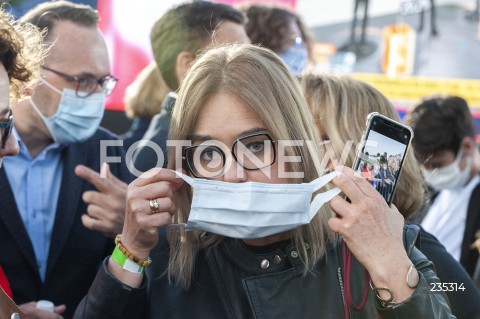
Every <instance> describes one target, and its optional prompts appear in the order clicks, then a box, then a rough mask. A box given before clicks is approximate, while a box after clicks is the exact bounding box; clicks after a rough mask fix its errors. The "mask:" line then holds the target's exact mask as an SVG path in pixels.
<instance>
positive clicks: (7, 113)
mask: <svg viewBox="0 0 480 319" xmlns="http://www.w3.org/2000/svg"><path fill="white" fill-rule="evenodd" d="M46 53H47V50H46V48H45V47H44V46H43V44H42V34H41V33H40V32H39V31H38V30H37V28H35V27H34V26H32V25H30V24H26V23H19V22H18V21H15V20H14V19H13V17H12V16H11V15H10V14H9V13H7V12H5V10H4V8H3V7H0V167H1V166H2V161H3V158H4V157H5V156H15V155H17V154H18V150H19V148H18V143H17V140H16V138H15V135H13V134H12V126H13V123H14V117H13V112H12V109H11V108H10V102H11V101H14V100H18V99H23V98H26V94H27V93H28V92H29V90H31V87H32V86H33V85H34V84H35V82H36V80H37V77H38V74H39V71H40V65H41V63H42V62H43V58H44V57H45V54H46ZM0 214H4V213H3V209H0ZM4 253H5V252H3V251H2V252H0V254H4ZM11 298H12V290H11V288H10V285H9V283H8V279H7V277H6V276H5V273H4V271H3V268H2V267H1V264H0V318H13V319H17V318H18V319H19V318H22V319H23V318H25V315H24V313H23V312H22V311H21V310H20V309H19V308H18V307H17V306H16V305H15V303H14V302H13V301H12V299H11ZM40 312H41V311H40Z"/></svg>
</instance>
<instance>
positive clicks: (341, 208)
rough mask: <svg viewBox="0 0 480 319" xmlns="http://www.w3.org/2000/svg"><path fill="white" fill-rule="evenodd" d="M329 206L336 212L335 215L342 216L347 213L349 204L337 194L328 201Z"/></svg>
mask: <svg viewBox="0 0 480 319" xmlns="http://www.w3.org/2000/svg"><path fill="white" fill-rule="evenodd" d="M329 205H330V208H331V209H332V210H333V211H334V212H335V213H336V214H337V217H340V218H344V217H345V216H346V215H348V210H349V209H350V206H351V204H350V203H348V202H347V201H346V200H345V199H344V198H343V197H341V196H339V195H337V196H335V197H334V198H332V199H331V200H330V202H329Z"/></svg>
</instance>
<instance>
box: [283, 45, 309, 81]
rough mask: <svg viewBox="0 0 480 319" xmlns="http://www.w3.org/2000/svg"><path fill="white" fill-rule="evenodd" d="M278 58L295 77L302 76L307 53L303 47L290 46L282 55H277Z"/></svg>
mask: <svg viewBox="0 0 480 319" xmlns="http://www.w3.org/2000/svg"><path fill="white" fill-rule="evenodd" d="M278 56H279V57H280V59H282V60H283V62H285V63H286V64H287V65H288V66H289V67H290V70H291V71H292V73H293V74H294V75H295V76H300V75H302V72H303V70H304V69H305V67H306V66H307V61H308V51H307V49H306V48H304V47H300V48H297V47H294V46H290V47H288V48H286V49H285V50H284V51H283V52H282V53H279V54H278Z"/></svg>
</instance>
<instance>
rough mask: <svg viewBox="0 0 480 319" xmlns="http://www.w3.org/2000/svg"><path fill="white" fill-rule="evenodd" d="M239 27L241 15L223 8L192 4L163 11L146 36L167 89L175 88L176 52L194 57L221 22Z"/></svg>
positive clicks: (232, 9) (176, 83)
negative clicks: (229, 22) (148, 35)
mask: <svg viewBox="0 0 480 319" xmlns="http://www.w3.org/2000/svg"><path fill="white" fill-rule="evenodd" d="M225 20H226V21H231V22H235V23H238V24H243V23H244V22H245V18H244V16H243V14H242V13H241V12H240V11H238V10H236V9H234V8H232V7H230V6H228V5H225V4H220V3H211V2H208V1H195V2H189V3H184V4H181V5H179V6H177V7H174V8H172V9H170V10H169V11H167V12H166V13H165V14H164V15H163V16H162V17H161V18H160V19H159V20H158V21H157V22H156V23H155V25H154V26H153V28H152V32H151V34H150V40H151V43H152V49H153V55H154V56H155V60H156V62H157V65H158V68H159V69H160V72H161V73H162V76H163V78H164V80H165V82H166V83H167V85H168V86H169V87H170V89H172V90H176V89H177V88H178V86H179V83H178V80H177V77H176V74H175V62H176V59H177V55H178V54H179V53H180V52H183V51H187V52H191V53H193V54H194V55H196V54H197V53H198V51H199V50H201V49H202V48H204V47H205V46H207V45H208V44H209V43H210V39H211V36H212V33H213V32H214V31H215V28H216V27H217V26H218V24H219V23H220V22H222V21H225Z"/></svg>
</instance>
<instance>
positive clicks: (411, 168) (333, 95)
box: [302, 74, 480, 319]
mask: <svg viewBox="0 0 480 319" xmlns="http://www.w3.org/2000/svg"><path fill="white" fill-rule="evenodd" d="M302 88H303V90H304V92H305V95H306V98H307V102H308V105H309V107H310V110H311V112H312V114H313V117H314V120H315V122H316V125H317V129H318V131H319V133H320V134H321V136H322V139H324V140H327V141H328V142H327V143H326V144H325V145H326V147H327V148H330V151H331V152H332V153H333V154H332V153H330V154H331V155H332V158H333V159H335V160H338V161H340V159H341V158H342V156H343V158H342V161H343V162H342V163H341V164H342V165H345V166H348V167H352V165H353V162H354V159H355V151H356V148H355V147H356V146H357V144H358V143H359V142H360V139H361V137H362V133H363V130H364V128H365V120H366V119H367V116H368V114H369V113H371V112H378V113H380V114H383V115H385V116H387V117H389V118H391V119H394V120H396V121H400V118H399V116H398V114H397V112H396V111H395V109H394V107H393V106H392V104H391V103H390V101H388V99H387V98H386V97H385V96H384V95H383V94H382V93H380V92H379V91H378V90H377V89H375V88H374V87H372V86H370V85H369V84H367V83H364V82H361V81H358V80H355V79H352V78H350V77H348V76H336V75H329V74H305V75H304V77H303V78H302ZM345 154H347V155H345ZM425 196H426V194H425V185H424V181H423V178H422V175H421V173H420V169H419V167H418V164H417V161H416V159H415V158H414V155H413V152H412V151H410V152H409V153H408V154H407V158H406V160H405V161H404V167H403V169H402V174H401V175H400V178H399V179H398V183H397V188H396V190H395V194H394V197H393V204H394V205H395V206H396V207H397V208H398V210H399V211H400V212H401V213H402V215H403V216H404V217H405V218H406V219H409V218H411V217H412V216H413V215H414V214H415V213H416V212H417V211H418V210H419V209H420V208H421V207H422V206H423V205H424V203H425ZM416 245H417V246H419V248H420V249H421V250H422V252H423V253H424V254H425V255H426V256H427V257H428V258H429V259H430V260H432V261H433V262H434V264H435V268H436V271H437V275H438V277H439V278H440V279H441V280H442V282H445V283H453V282H458V283H463V285H464V287H465V289H462V290H457V291H453V290H450V291H446V294H447V296H448V298H449V300H450V304H451V307H452V313H453V314H454V315H455V316H457V318H458V319H463V318H464V319H468V318H479V317H480V294H479V292H478V290H477V289H476V287H475V285H474V283H473V281H472V280H471V278H470V277H469V276H468V274H467V273H466V272H465V270H464V269H463V268H462V267H461V266H460V264H459V263H457V262H456V261H455V260H454V259H453V258H452V256H451V255H450V254H448V253H447V252H446V250H445V248H444V247H443V246H442V245H441V244H440V243H439V242H438V240H437V239H436V238H434V237H433V236H432V235H430V234H428V233H427V232H425V231H424V230H423V229H422V230H421V231H420V235H419V238H418V241H417V244H416Z"/></svg>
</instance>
